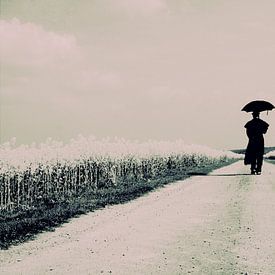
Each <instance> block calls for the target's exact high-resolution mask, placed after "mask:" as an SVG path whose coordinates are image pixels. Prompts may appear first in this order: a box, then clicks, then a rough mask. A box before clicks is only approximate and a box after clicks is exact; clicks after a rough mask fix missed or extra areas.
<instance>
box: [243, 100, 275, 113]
mask: <svg viewBox="0 0 275 275" xmlns="http://www.w3.org/2000/svg"><path fill="white" fill-rule="evenodd" d="M274 108H275V107H274V106H273V104H271V103H270V102H267V101H264V100H255V101H251V102H249V103H248V104H246V105H245V106H244V107H243V108H242V111H245V112H262V111H271V110H272V109H274Z"/></svg>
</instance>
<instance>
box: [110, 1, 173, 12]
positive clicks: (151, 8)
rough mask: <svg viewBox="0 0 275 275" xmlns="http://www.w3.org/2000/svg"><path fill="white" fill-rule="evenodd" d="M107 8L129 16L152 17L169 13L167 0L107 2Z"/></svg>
mask: <svg viewBox="0 0 275 275" xmlns="http://www.w3.org/2000/svg"><path fill="white" fill-rule="evenodd" d="M105 6H111V7H112V9H115V10H116V11H117V12H122V13H123V14H125V15H128V16H151V15H155V14H159V13H162V12H166V11H168V5H167V3H166V1H165V0H106V3H105Z"/></svg>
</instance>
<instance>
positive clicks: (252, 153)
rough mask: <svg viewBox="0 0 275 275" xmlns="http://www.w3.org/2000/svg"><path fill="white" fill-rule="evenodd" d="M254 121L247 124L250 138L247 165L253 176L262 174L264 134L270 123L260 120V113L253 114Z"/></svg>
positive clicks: (246, 156)
mask: <svg viewBox="0 0 275 275" xmlns="http://www.w3.org/2000/svg"><path fill="white" fill-rule="evenodd" d="M252 116H253V119H252V120H250V121H248V122H247V123H246V124H245V126H244V127H245V128H246V134H247V136H248V139H249V141H248V145H247V148H246V153H245V159H244V163H245V165H247V164H250V165H251V174H258V175H260V174H261V171H262V164H263V155H264V136H263V135H264V134H265V133H266V132H267V129H268V126H269V125H268V123H266V122H265V121H263V120H261V119H260V113H259V112H253V113H252Z"/></svg>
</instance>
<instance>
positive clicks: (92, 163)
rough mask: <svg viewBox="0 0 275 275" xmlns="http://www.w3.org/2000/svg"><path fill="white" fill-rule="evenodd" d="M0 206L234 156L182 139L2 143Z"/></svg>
mask: <svg viewBox="0 0 275 275" xmlns="http://www.w3.org/2000/svg"><path fill="white" fill-rule="evenodd" d="M0 156H1V157H0V209H1V211H11V212H12V211H18V210H26V209H30V208H32V207H35V206H36V205H37V204H43V203H49V202H51V201H52V202H54V201H56V200H61V199H64V198H66V197H70V196H72V195H77V194H80V193H82V192H86V191H87V190H89V189H100V188H102V187H108V186H117V185H120V184H122V183H123V184H125V183H127V181H129V182H131V181H133V180H134V181H139V180H147V181H150V180H151V179H154V178H160V177H162V176H163V175H167V174H168V173H169V172H171V171H173V170H175V169H177V170H180V171H181V172H182V171H188V169H190V167H200V166H204V165H209V164H214V163H217V162H221V161H224V160H226V159H230V158H235V157H236V155H235V154H233V153H230V152H224V151H217V150H212V149H209V148H207V147H202V146H195V145H186V144H184V142H182V141H176V142H157V141H151V142H146V143H138V142H128V141H125V140H108V139H107V140H103V141H98V140H96V139H94V138H83V137H79V138H78V139H75V140H72V141H71V142H70V143H69V144H66V145H63V144H62V143H59V142H55V141H52V140H48V141H47V142H46V143H43V144H40V145H38V146H35V145H33V146H29V147H28V146H20V147H15V146H14V145H13V143H12V142H11V143H6V144H3V145H2V146H1V147H0Z"/></svg>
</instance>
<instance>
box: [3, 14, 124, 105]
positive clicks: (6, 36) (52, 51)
mask: <svg viewBox="0 0 275 275" xmlns="http://www.w3.org/2000/svg"><path fill="white" fill-rule="evenodd" d="M0 39H1V63H2V65H3V69H2V76H3V83H2V90H3V95H6V96H8V97H9V98H11V97H16V96H20V95H21V96H28V97H29V98H32V100H34V99H35V98H37V100H39V98H41V96H43V97H45V98H44V99H46V100H47V97H49V96H50V95H56V94H58V96H59V98H60V99H61V98H62V97H63V98H64V97H65V96H69V94H70V96H72V95H73V94H74V97H77V96H79V95H87V94H90V95H91V94H92V93H97V92H102V91H112V90H113V89H116V88H117V87H119V86H120V85H121V81H120V77H119V75H118V74H117V73H116V72H112V71H108V70H104V71H101V70H99V69H97V67H96V65H95V64H94V63H93V62H92V60H91V58H88V56H89V52H90V51H91V49H85V48H83V47H81V46H80V45H79V44H78V41H77V39H76V38H75V36H74V35H71V34H59V33H56V32H52V31H48V30H45V29H44V28H43V27H42V26H39V25H37V24H34V23H28V22H27V23H25V22H21V21H20V20H18V19H16V18H15V19H12V20H9V21H7V20H0ZM38 96H39V98H38ZM55 102H56V104H59V102H57V101H55Z"/></svg>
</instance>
